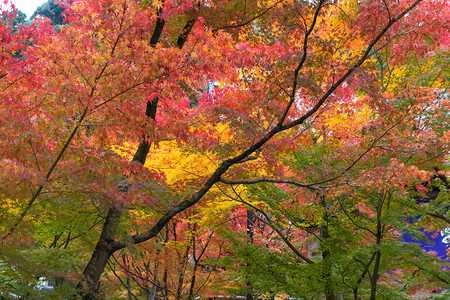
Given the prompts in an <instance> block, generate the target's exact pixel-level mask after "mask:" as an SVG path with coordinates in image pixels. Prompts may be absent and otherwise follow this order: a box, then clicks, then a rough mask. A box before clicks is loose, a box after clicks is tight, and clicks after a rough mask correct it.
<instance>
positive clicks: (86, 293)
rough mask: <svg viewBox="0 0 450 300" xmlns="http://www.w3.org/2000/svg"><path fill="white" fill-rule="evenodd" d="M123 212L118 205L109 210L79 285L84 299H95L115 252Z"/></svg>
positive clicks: (78, 287)
mask: <svg viewBox="0 0 450 300" xmlns="http://www.w3.org/2000/svg"><path fill="white" fill-rule="evenodd" d="M121 213H122V211H121V210H120V209H119V208H117V207H112V208H110V209H109V211H108V214H107V216H106V219H105V223H104V224H103V229H102V233H101V235H100V238H99V241H98V243H97V245H96V246H95V251H94V254H92V257H91V259H90V261H89V263H88V265H87V266H86V268H85V269H84V272H83V278H82V280H81V281H80V282H79V283H78V285H77V289H82V299H83V300H85V299H86V300H88V299H93V298H94V296H95V293H96V290H97V287H98V282H99V280H100V276H101V275H102V273H103V270H104V269H105V266H106V264H107V263H108V260H109V257H110V256H111V255H112V253H113V248H112V245H113V242H114V237H115V230H116V227H117V224H118V222H119V219H120V215H121Z"/></svg>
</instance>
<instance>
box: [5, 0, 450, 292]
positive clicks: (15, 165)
mask: <svg viewBox="0 0 450 300" xmlns="http://www.w3.org/2000/svg"><path fill="white" fill-rule="evenodd" d="M61 4H62V5H63V6H64V7H65V9H66V10H65V18H66V22H67V25H63V26H61V28H60V31H59V32H55V31H54V30H53V29H52V27H51V26H50V25H49V23H48V20H45V19H40V20H35V21H34V23H33V25H32V26H31V27H27V28H26V27H20V28H19V31H18V32H17V33H15V34H13V33H12V31H11V30H10V28H8V25H7V24H6V23H5V22H2V21H0V22H2V23H1V26H0V29H1V32H0V33H1V43H2V48H1V50H0V51H1V61H0V63H1V66H2V68H1V70H2V71H1V72H2V73H1V78H0V85H1V89H2V92H1V97H2V98H1V101H2V106H1V108H0V113H1V118H0V119H1V120H2V121H1V122H2V129H4V132H5V134H4V136H5V137H6V138H4V139H2V140H1V144H0V147H1V151H2V169H1V173H2V174H1V175H2V176H1V178H2V179H1V182H2V184H1V190H0V195H1V201H2V203H1V207H2V209H3V210H4V214H2V222H1V225H0V226H1V228H0V229H1V230H0V234H1V236H0V239H1V246H2V253H3V254H2V256H3V257H5V258H4V259H3V261H5V264H6V265H8V266H10V268H9V269H10V270H12V272H13V273H16V275H17V276H26V275H27V274H28V276H29V277H36V276H35V275H36V274H35V273H34V272H32V271H31V270H32V269H33V266H34V265H39V266H45V268H43V270H41V271H40V272H41V274H40V275H38V277H39V276H41V275H42V276H58V277H63V278H66V279H67V280H68V281H70V282H75V283H76V288H77V290H78V291H74V290H70V288H69V287H68V286H67V285H65V286H64V289H66V293H67V294H69V295H70V294H72V293H78V294H79V295H80V296H81V297H82V298H84V299H92V298H93V297H97V296H99V295H100V294H101V290H102V287H101V286H100V288H99V281H100V277H101V275H102V274H103V272H104V271H105V268H106V266H107V264H108V261H109V260H110V259H111V258H112V257H116V256H115V255H116V253H119V252H120V251H122V252H121V254H123V255H127V254H126V251H125V250H123V249H127V248H133V247H137V246H136V245H140V244H142V247H144V249H145V248H146V247H149V249H150V250H149V253H152V251H154V249H153V250H152V247H151V245H150V244H149V243H146V242H147V241H149V240H151V239H154V238H156V237H157V236H158V235H159V234H160V233H161V232H162V231H163V230H164V228H166V230H168V228H170V222H176V220H177V218H178V217H179V215H180V214H181V213H183V212H185V211H187V210H188V209H191V208H192V207H195V209H197V210H199V211H200V210H204V211H208V210H207V208H208V206H209V205H217V203H221V202H222V201H224V200H223V198H222V197H221V196H220V193H221V191H220V190H221V189H222V192H225V193H226V194H231V193H230V190H229V189H230V188H231V187H232V186H234V185H236V184H246V185H254V184H257V183H263V182H269V183H270V182H271V183H278V184H289V185H293V186H297V187H299V188H303V189H312V190H314V191H323V190H325V191H327V190H328V189H331V188H333V187H334V186H336V187H338V189H336V190H334V189H333V190H332V192H330V193H331V198H330V200H329V201H331V203H332V205H331V207H333V208H334V209H336V207H337V206H339V205H340V204H341V202H340V201H343V200H340V197H344V196H343V195H348V194H351V189H350V190H348V189H345V188H344V187H345V185H351V184H356V183H360V182H361V181H365V183H364V184H362V186H363V187H364V189H367V190H370V191H372V192H371V193H374V194H376V193H378V194H380V193H381V194H382V195H385V194H386V193H388V191H389V193H391V191H392V189H393V188H398V191H406V190H405V188H406V186H408V185H409V184H410V183H417V182H414V180H413V179H411V178H409V177H408V176H405V173H407V172H411V170H413V171H415V173H414V174H413V175H417V176H416V177H415V178H416V179H417V178H420V176H422V172H420V171H419V168H424V169H426V168H427V166H424V163H423V161H428V162H430V163H431V162H432V163H433V164H434V163H436V164H438V165H440V164H442V163H443V162H444V160H445V155H447V152H448V142H449V136H450V135H449V134H448V132H449V131H448V120H447V118H446V116H447V115H446V113H447V110H448V100H446V98H445V97H446V96H445V92H446V88H447V86H448V77H446V72H447V73H448V70H445V69H444V66H445V64H446V63H448V40H449V30H448V29H449V28H448V24H449V22H448V17H447V16H448V15H449V14H448V10H449V8H450V7H449V6H450V5H449V3H448V1H427V0H416V1H324V0H319V1H281V0H280V1H244V2H243V1H169V0H164V1H137V0H136V1H129V0H101V1H96V2H94V3H91V2H87V1H81V0H80V1H71V2H70V4H68V3H65V2H63V3H61ZM18 53H19V54H20V56H18V55H17V54H18ZM420 72H425V73H423V74H422V75H423V76H420ZM208 81H221V82H223V84H221V87H220V88H219V89H216V90H215V91H214V93H213V94H208V93H205V88H206V84H207V82H208ZM437 94H440V95H441V96H438V95H437ZM414 130H415V131H414ZM383 148H384V149H383ZM179 149H181V150H179ZM393 149H394V150H393ZM178 151H180V153H182V154H179V155H171V154H170V153H171V152H178ZM383 151H386V152H388V155H386V154H385V153H383ZM158 152H159V154H158ZM402 153H406V154H404V155H403V154H402ZM293 155H294V156H295V155H297V156H302V155H303V163H301V164H299V166H300V167H299V168H297V169H296V168H294V167H292V166H291V164H292V163H291V161H292V156H293ZM158 156H159V157H158ZM397 156H398V157H397ZM393 157H394V158H395V159H397V160H396V161H395V160H393V159H394V158H393ZM152 159H159V160H160V161H159V162H158V163H157V164H156V166H153V167H152V166H151V165H152V162H151V160H152ZM387 159H391V160H387ZM183 163H185V164H183ZM153 164H154V165H155V163H154V162H153ZM169 165H181V168H180V170H179V171H177V172H174V173H173V174H170V172H166V171H165V166H169ZM377 165H379V166H380V167H379V168H378V169H377V168H376V166H377ZM409 167H411V168H409ZM414 167H415V168H414ZM395 168H399V170H393V169H395ZM400 170H401V171H400ZM394 171H395V172H394ZM393 172H394V174H395V176H392V177H389V176H390V174H392V173H393ZM377 178H381V179H380V180H378V179H377ZM382 179H383V180H385V181H383V180H382ZM388 179H389V180H388ZM386 182H388V183H389V184H387V183H386ZM342 186H344V187H342ZM341 187H342V189H341ZM364 189H362V190H364ZM373 191H376V193H375V192H373ZM369 194H370V193H369ZM263 195H264V194H263ZM261 197H262V196H261ZM327 197H328V196H327ZM292 199H293V200H292V202H294V203H293V209H294V212H295V213H296V214H298V215H306V214H307V213H308V208H307V207H305V206H304V205H303V204H302V201H301V200H302V199H305V197H303V198H302V197H300V198H298V199H297V198H295V197H294V198H292ZM374 199H379V198H377V197H367V198H363V197H362V198H358V197H354V198H353V197H350V198H349V199H348V200H349V203H345V206H349V207H353V206H357V205H363V207H364V205H366V204H365V201H368V202H370V201H375V200H374ZM383 199H384V198H383ZM294 200H295V201H294ZM297 200H298V201H297ZM324 201H325V200H324ZM327 201H328V200H326V201H325V202H322V203H321V202H320V201H319V203H317V204H318V205H313V209H312V210H311V212H310V213H309V217H310V221H311V222H314V223H317V222H319V223H320V222H321V221H323V220H327V222H328V219H329V218H330V212H328V209H329V207H328V205H329V204H328V203H327ZM359 202H361V203H360V204H358V203H359ZM280 203H281V199H280ZM372 204H373V203H372ZM445 205H446V202H445V201H442V205H439V206H436V207H432V208H429V214H430V215H431V214H434V215H436V216H438V217H440V219H441V220H445V219H446V218H447V217H446V216H445V211H444V207H445ZM345 206H344V207H345ZM233 207H234V206H232V207H229V209H230V210H232V208H233ZM402 207H403V206H401V205H399V209H401V208H402ZM341 209H342V211H343V212H346V209H345V208H342V207H341ZM209 212H211V210H209ZM377 212H379V213H378V214H377V215H376V217H373V216H372V217H370V214H369V213H370V210H368V211H367V212H364V213H367V215H369V218H368V219H367V220H364V221H367V222H368V223H369V224H373V223H370V221H374V220H378V221H379V220H380V219H381V218H382V216H384V214H383V213H384V212H383V209H382V208H379V210H377ZM270 214H274V215H276V210H271V211H270ZM334 214H335V215H337V214H338V212H334ZM345 217H348V216H347V215H346V214H345V213H344V214H343V213H339V217H338V219H342V218H344V219H345ZM174 218H175V219H174ZM267 219H269V218H267ZM55 220H58V221H57V222H55ZM349 220H351V217H350V218H348V219H347V221H346V222H347V223H348V222H351V221H349ZM378 221H377V222H378ZM327 222H325V223H327ZM330 222H331V221H330ZM423 222H424V221H423ZM378 223H379V222H378ZM389 223H390V221H389V222H386V223H384V224H389ZM184 224H185V225H186V224H189V223H184ZM348 224H350V223H348ZM367 226H369V225H367ZM383 226H384V225H383ZM386 226H388V225H386ZM417 226H418V225H417ZM336 228H339V227H338V226H337V225H336V227H334V228H333V227H330V228H327V227H326V226H324V225H323V223H322V225H321V231H322V232H323V234H324V236H323V237H325V236H326V237H327V240H328V235H329V234H328V233H326V231H327V230H329V229H330V230H331V229H333V230H334V229H336ZM429 228H431V227H429ZM359 229H361V228H359ZM336 230H337V229H336ZM340 230H341V231H342V232H344V231H345V228H340ZM174 232H175V231H174ZM279 233H281V234H282V231H281V230H280V232H279ZM206 235H207V233H206ZM359 235H363V233H361V232H359ZM379 237H380V235H379V234H378V235H377V234H375V238H376V240H377V245H378V246H379V243H378V242H379V241H378V238H379ZM187 240H189V238H187ZM194 240H195V239H194ZM194 240H193V241H194ZM331 240H333V239H332V238H331V239H330V241H331ZM49 241H52V242H49ZM286 241H289V240H288V239H284V242H286ZM390 241H392V240H390ZM335 242H336V240H335ZM351 242H353V243H355V241H354V240H349V241H347V240H345V241H343V243H348V244H351ZM337 244H338V243H337V242H336V243H335V244H333V247H334V246H336V245H337ZM366 245H368V248H370V247H372V246H371V245H373V244H371V242H370V239H367V243H366ZM165 247H166V246H165ZM30 249H32V250H36V252H33V251H31V253H33V254H29V253H30ZM49 249H54V250H55V252H52V251H53V250H49ZM86 249H93V253H92V254H91V253H86ZM186 249H188V250H186ZM370 249H372V250H373V251H374V252H370V253H375V256H377V257H378V256H379V258H377V259H376V261H377V263H375V264H380V263H381V256H380V253H381V252H380V251H379V250H377V249H378V248H377V246H374V247H372V248H370ZM291 250H292V249H291ZM322 250H323V251H322V256H323V257H324V259H323V261H322V263H320V264H321V265H323V266H324V267H323V268H322V270H321V271H319V273H320V274H321V275H320V276H318V277H315V278H322V279H323V278H329V279H331V278H332V277H333V276H334V275H333V273H332V268H331V267H330V265H328V266H327V263H328V262H330V261H331V259H333V253H332V251H330V248H328V250H327V249H326V248H323V249H322ZM366 250H367V249H366ZM185 251H186V252H185V253H186V254H185V255H184V256H183V258H182V259H180V261H179V263H180V264H185V263H186V257H187V255H188V251H189V248H185ZM327 251H328V252H327ZM297 252H298V251H297ZM50 253H58V260H57V261H58V263H57V264H56V265H58V266H54V265H49V264H48V262H47V260H48V255H50ZM74 253H76V255H73V254H74ZM366 253H368V252H367V251H366ZM296 254H297V255H298V254H300V255H298V256H299V257H300V258H302V259H303V260H304V261H306V262H308V260H309V259H305V257H302V256H304V254H301V253H300V252H298V253H296ZM30 255H31V256H32V257H33V258H32V259H29V258H28V259H27V257H31V256H30ZM155 255H156V254H153V256H155ZM327 255H330V256H329V257H330V259H326V256H327ZM73 257H75V259H74V258H73ZM124 257H125V256H124ZM74 260H75V261H74ZM83 260H86V261H87V264H86V265H84V264H83ZM195 265H196V264H195ZM185 266H186V265H184V267H185ZM249 266H250V267H251V266H252V265H251V264H250V265H249ZM182 268H183V267H182ZM355 268H357V267H355ZM82 269H84V271H82V272H81V270H82ZM123 269H124V270H125V272H130V269H129V268H123ZM68 270H69V271H68ZM175 272H178V275H179V278H180V280H181V278H182V276H181V274H183V272H180V271H175ZM371 272H372V275H371V276H368V277H371V280H370V285H371V288H372V290H375V291H376V285H377V282H378V275H377V273H376V272H374V271H371ZM19 273H20V274H19ZM80 273H82V275H80ZM363 273H364V271H363ZM366 273H367V272H366ZM30 274H33V276H30ZM193 274H195V271H194V273H193ZM16 275H15V276H16ZM363 277H364V276H363V275H361V278H363ZM30 280H31V279H30ZM318 280H319V279H318ZM330 282H333V281H330ZM349 282H350V283H349ZM66 284H67V282H66ZM343 284H344V285H345V284H349V285H351V286H352V288H358V284H360V281H358V279H355V280H353V281H352V280H350V281H348V280H346V281H345V282H343ZM69 285H70V284H69ZM181 285H182V284H181ZM181 285H178V288H177V291H176V292H175V294H176V295H177V296H178V298H180V297H181V296H180V295H181V291H180V286H181ZM192 285H193V284H192ZM73 286H75V284H72V287H73ZM332 289H334V287H332V286H328V287H327V289H325V294H326V296H327V298H329V299H332V298H333V297H335V296H334V293H335V292H334V291H333V290H332ZM375 291H372V292H371V297H375V296H374V294H375ZM190 295H191V296H192V295H193V293H190Z"/></svg>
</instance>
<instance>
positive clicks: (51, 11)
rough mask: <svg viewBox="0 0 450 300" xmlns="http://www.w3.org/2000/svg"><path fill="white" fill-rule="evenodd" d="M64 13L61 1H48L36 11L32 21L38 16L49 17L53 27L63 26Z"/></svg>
mask: <svg viewBox="0 0 450 300" xmlns="http://www.w3.org/2000/svg"><path fill="white" fill-rule="evenodd" d="M63 3H64V2H63ZM63 12H64V8H63V7H62V6H61V1H58V0H48V1H47V2H46V3H44V4H42V5H41V6H39V7H38V8H37V9H36V11H35V12H34V13H33V15H32V16H31V17H30V19H34V18H36V17H37V16H41V17H47V18H49V19H50V20H51V21H52V25H53V26H55V25H62V24H64V15H63Z"/></svg>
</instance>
